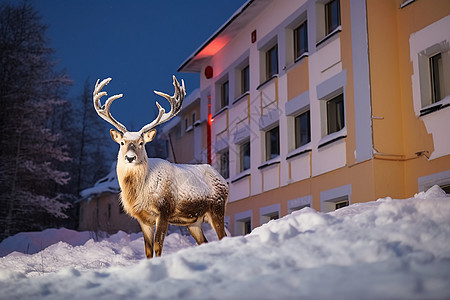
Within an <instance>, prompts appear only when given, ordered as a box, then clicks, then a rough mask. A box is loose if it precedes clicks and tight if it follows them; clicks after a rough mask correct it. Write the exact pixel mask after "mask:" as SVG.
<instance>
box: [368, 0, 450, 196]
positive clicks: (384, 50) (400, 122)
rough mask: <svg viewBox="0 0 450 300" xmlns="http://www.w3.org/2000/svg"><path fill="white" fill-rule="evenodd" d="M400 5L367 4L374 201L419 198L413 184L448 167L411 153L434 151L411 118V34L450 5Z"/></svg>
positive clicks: (442, 0)
mask: <svg viewBox="0 0 450 300" xmlns="http://www.w3.org/2000/svg"><path fill="white" fill-rule="evenodd" d="M401 2H402V1H391V0H368V1H367V14H368V16H367V19H368V38H369V47H370V50H369V60H370V78H371V93H372V114H373V115H374V116H376V117H383V118H384V119H383V120H373V135H374V148H375V149H376V150H377V151H378V152H381V153H382V154H383V155H376V158H375V160H376V162H375V163H374V166H375V169H374V172H375V173H374V174H375V191H376V196H377V197H384V196H387V195H389V196H391V197H399V198H406V197H411V196H412V195H414V193H417V192H418V184H417V178H419V177H421V176H425V175H430V174H434V173H438V172H442V171H446V170H448V169H449V167H450V156H449V155H447V156H445V157H443V158H440V159H436V160H433V161H428V160H427V159H426V158H425V157H417V155H416V154H415V153H417V152H419V151H428V152H427V153H428V155H429V154H431V153H432V152H433V150H434V146H433V137H432V136H431V135H430V134H428V132H427V130H426V128H425V125H424V123H423V121H422V120H421V119H420V118H418V117H417V116H416V115H415V113H414V107H413V96H412V82H411V76H412V72H413V69H412V63H411V58H410V48H409V38H410V36H411V34H413V33H414V32H416V31H419V30H420V29H422V28H424V27H426V26H428V25H430V24H432V23H434V22H436V21H437V20H439V19H441V18H443V17H445V16H447V15H448V14H449V13H450V1H446V0H436V1H423V0H418V1H414V2H413V3H411V4H409V5H407V6H405V7H404V8H400V4H401Z"/></svg>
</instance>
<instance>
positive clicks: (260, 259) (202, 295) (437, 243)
mask: <svg viewBox="0 0 450 300" xmlns="http://www.w3.org/2000/svg"><path fill="white" fill-rule="evenodd" d="M212 236H214V233H213V231H210V232H208V235H207V238H208V237H209V238H211V237H212ZM53 242H54V243H53ZM52 243H53V244H52ZM47 246H48V247H47ZM44 247H46V248H45V249H44V250H42V251H39V249H41V248H44ZM13 250H20V251H23V252H28V253H34V254H23V253H20V252H11V251H13ZM0 253H2V254H1V255H6V254H7V253H9V254H7V255H6V256H4V257H1V258H0V299H25V298H28V299H30V298H31V299H36V298H39V299H125V298H134V299H136V298H137V299H332V298H333V299H450V197H448V195H446V194H445V193H444V192H443V191H442V190H441V189H440V188H438V187H437V186H435V187H433V188H431V189H430V190H429V191H428V192H426V193H420V194H418V195H416V196H415V197H413V198H410V199H404V200H393V199H390V198H386V199H380V200H378V201H375V202H369V203H365V204H354V205H351V206H349V207H346V208H343V209H340V210H338V211H336V212H333V213H328V214H324V213H319V212H316V211H314V210H312V209H309V208H305V209H303V210H301V211H298V212H294V213H292V214H290V215H288V216H286V217H284V218H282V219H279V220H275V221H271V222H269V223H267V224H265V225H263V226H261V227H259V228H256V229H255V230H254V231H253V232H252V233H251V234H249V235H247V236H243V237H231V238H225V239H223V240H222V241H220V242H211V243H208V244H204V245H202V246H194V245H193V241H192V239H191V238H189V237H186V236H183V235H180V234H177V233H173V234H170V235H169V236H167V238H166V241H165V244H164V249H163V256H162V257H161V258H154V259H151V260H146V259H144V257H145V255H144V245H143V238H142V235H139V234H132V235H128V234H126V233H123V232H120V233H118V234H115V235H113V236H111V237H109V238H104V239H101V240H99V241H96V240H95V239H93V238H92V236H90V235H89V233H87V232H81V233H77V232H74V231H70V230H67V229H59V230H54V229H52V230H45V231H43V232H41V233H33V234H31V233H21V234H18V235H16V236H14V237H10V238H8V239H6V240H4V241H3V242H2V243H1V244H0Z"/></svg>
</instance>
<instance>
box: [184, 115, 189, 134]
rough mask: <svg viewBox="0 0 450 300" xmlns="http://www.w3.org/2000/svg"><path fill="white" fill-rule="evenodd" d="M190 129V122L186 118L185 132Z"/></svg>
mask: <svg viewBox="0 0 450 300" xmlns="http://www.w3.org/2000/svg"><path fill="white" fill-rule="evenodd" d="M188 128H189V120H188V118H184V131H187V130H188Z"/></svg>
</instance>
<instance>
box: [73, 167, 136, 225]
mask: <svg viewBox="0 0 450 300" xmlns="http://www.w3.org/2000/svg"><path fill="white" fill-rule="evenodd" d="M119 193H120V187H119V182H118V181H117V176H116V164H115V163H114V164H113V166H112V167H111V171H110V173H109V174H108V175H106V176H105V177H103V178H101V179H100V180H98V181H97V182H96V183H95V185H94V186H93V187H90V188H87V189H85V190H83V191H81V193H80V196H81V198H80V200H79V201H78V204H79V227H78V229H79V230H81V231H94V232H107V233H109V234H113V233H116V232H117V231H119V230H122V231H125V232H139V231H141V228H140V226H139V223H138V222H137V221H136V220H135V219H133V218H131V217H130V216H128V215H127V214H126V213H125V211H124V210H123V208H122V206H121V204H120V202H119Z"/></svg>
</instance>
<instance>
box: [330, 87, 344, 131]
mask: <svg viewBox="0 0 450 300" xmlns="http://www.w3.org/2000/svg"><path fill="white" fill-rule="evenodd" d="M344 126H345V114H344V95H343V94H340V95H339V96H336V97H335V98H333V99H331V100H329V101H328V102H327V131H328V134H331V133H333V132H337V131H339V130H341V129H342V128H344Z"/></svg>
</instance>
